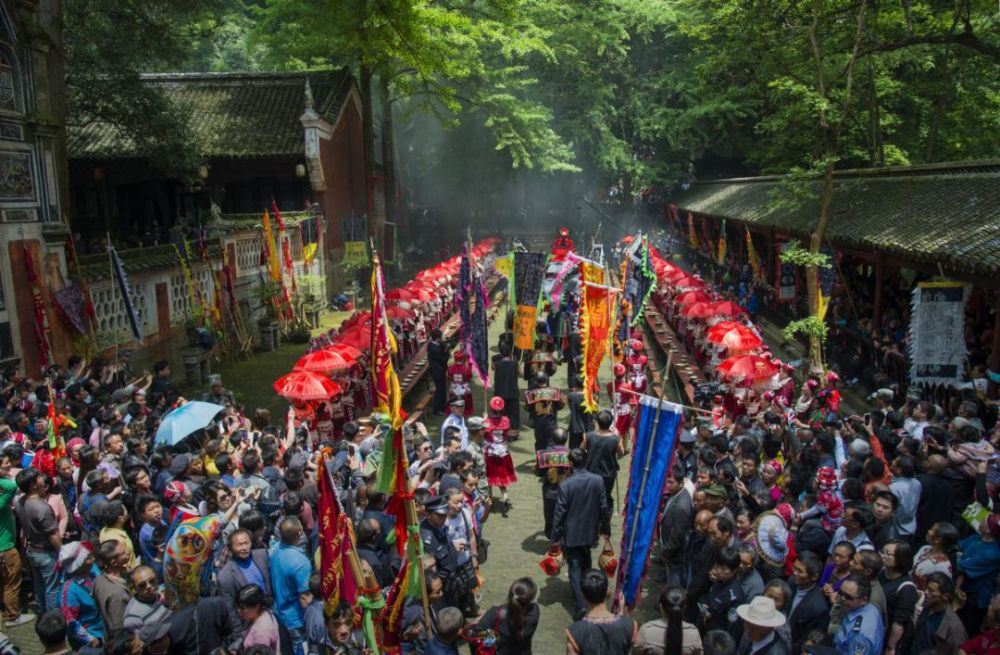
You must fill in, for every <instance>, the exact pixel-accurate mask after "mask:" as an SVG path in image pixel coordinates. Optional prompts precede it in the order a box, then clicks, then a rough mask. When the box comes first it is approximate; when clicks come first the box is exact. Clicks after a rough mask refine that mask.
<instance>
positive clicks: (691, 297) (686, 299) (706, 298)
mask: <svg viewBox="0 0 1000 655" xmlns="http://www.w3.org/2000/svg"><path fill="white" fill-rule="evenodd" d="M696 302H704V303H708V302H712V296H710V295H708V294H707V293H705V292H704V291H702V290H700V289H697V290H695V291H685V292H684V293H682V294H681V295H679V296H677V304H678V305H693V304H694V303H696Z"/></svg>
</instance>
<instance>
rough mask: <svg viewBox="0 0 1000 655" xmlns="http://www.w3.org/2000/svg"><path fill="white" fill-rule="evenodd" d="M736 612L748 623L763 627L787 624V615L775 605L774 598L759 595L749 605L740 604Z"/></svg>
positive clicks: (776, 626) (777, 626)
mask: <svg viewBox="0 0 1000 655" xmlns="http://www.w3.org/2000/svg"><path fill="white" fill-rule="evenodd" d="M736 613H737V614H739V616H740V618H741V619H743V620H744V621H746V622H747V623H750V624H753V625H759V626H760V627H762V628H780V627H781V626H783V625H785V615H784V614H782V613H781V612H779V611H778V608H777V607H775V606H774V599H772V598H768V597H767V596H757V597H756V598H754V599H753V600H751V601H750V603H749V604H747V605H740V606H739V607H737V608H736Z"/></svg>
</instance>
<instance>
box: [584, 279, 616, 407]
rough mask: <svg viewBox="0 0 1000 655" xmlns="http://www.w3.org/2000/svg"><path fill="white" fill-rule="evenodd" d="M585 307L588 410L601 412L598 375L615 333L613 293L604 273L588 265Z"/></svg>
mask: <svg viewBox="0 0 1000 655" xmlns="http://www.w3.org/2000/svg"><path fill="white" fill-rule="evenodd" d="M582 273H583V304H582V305H581V307H580V332H581V336H582V337H583V339H582V342H583V380H584V381H583V395H584V402H583V404H584V407H586V408H587V410H588V411H590V412H596V411H597V410H598V403H597V398H598V395H599V393H600V387H599V386H598V382H597V373H598V371H599V370H600V368H601V361H602V360H603V359H604V353H605V351H606V350H607V347H608V338H609V337H610V331H611V289H609V288H608V287H606V286H604V270H603V269H601V268H599V267H597V266H595V265H594V264H591V263H588V262H584V263H583V265H582Z"/></svg>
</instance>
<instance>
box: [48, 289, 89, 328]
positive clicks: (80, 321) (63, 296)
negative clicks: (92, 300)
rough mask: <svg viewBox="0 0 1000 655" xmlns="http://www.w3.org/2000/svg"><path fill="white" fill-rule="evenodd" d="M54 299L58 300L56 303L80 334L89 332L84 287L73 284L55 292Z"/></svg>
mask: <svg viewBox="0 0 1000 655" xmlns="http://www.w3.org/2000/svg"><path fill="white" fill-rule="evenodd" d="M52 299H53V300H55V301H56V305H58V306H59V309H60V310H61V311H62V315H63V316H65V317H66V320H67V321H69V324H70V325H72V326H73V328H74V329H75V330H76V331H77V332H79V333H80V334H87V321H86V319H85V317H84V315H85V309H84V305H85V303H86V299H85V298H84V296H83V289H81V288H80V287H78V286H76V285H75V284H71V285H69V286H66V287H63V288H62V289H59V290H58V291H56V292H55V293H53V294H52Z"/></svg>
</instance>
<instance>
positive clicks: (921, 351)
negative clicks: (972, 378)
mask: <svg viewBox="0 0 1000 655" xmlns="http://www.w3.org/2000/svg"><path fill="white" fill-rule="evenodd" d="M970 290H971V287H970V286H969V285H967V284H965V283H963V282H952V281H948V282H921V283H920V284H918V285H917V286H916V287H914V289H913V297H912V300H911V307H912V313H911V319H910V380H911V382H912V383H913V384H916V385H923V384H926V385H934V384H946V385H949V386H954V385H956V384H958V383H959V382H960V380H961V378H962V373H963V372H964V371H965V358H966V355H967V352H966V348H965V303H966V301H967V300H968V299H969V292H970Z"/></svg>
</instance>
